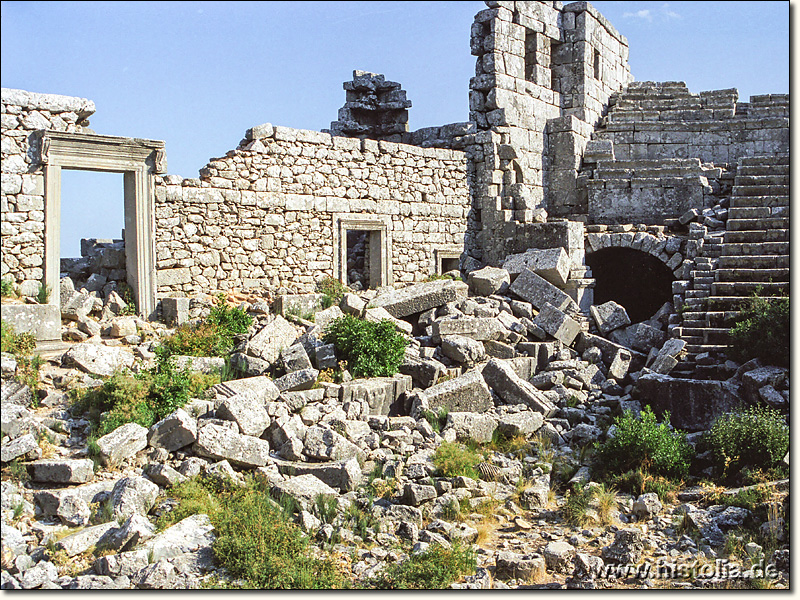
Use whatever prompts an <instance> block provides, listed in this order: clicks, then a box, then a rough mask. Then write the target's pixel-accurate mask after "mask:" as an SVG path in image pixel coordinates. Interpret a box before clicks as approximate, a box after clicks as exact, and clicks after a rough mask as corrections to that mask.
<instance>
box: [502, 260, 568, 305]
mask: <svg viewBox="0 0 800 600" xmlns="http://www.w3.org/2000/svg"><path fill="white" fill-rule="evenodd" d="M508 289H509V291H510V292H513V293H514V294H516V295H517V296H519V297H520V298H522V299H523V300H525V301H526V302H530V303H531V304H533V305H534V306H535V307H536V308H537V309H539V310H541V309H542V308H543V307H544V305H545V304H547V303H549V304H552V305H553V306H554V307H556V308H557V309H559V310H567V309H568V308H569V309H572V310H575V311H577V310H578V307H577V305H576V304H575V302H574V301H573V300H572V298H570V297H569V296H568V295H567V294H566V293H564V292H562V291H561V290H560V289H558V288H557V287H556V286H554V285H553V284H552V283H550V282H549V281H547V280H546V279H544V278H542V277H540V276H539V275H537V274H536V273H534V272H533V271H531V270H530V269H523V271H522V273H520V274H519V277H517V278H516V279H515V280H514V283H512V284H511V287H509V288H508Z"/></svg>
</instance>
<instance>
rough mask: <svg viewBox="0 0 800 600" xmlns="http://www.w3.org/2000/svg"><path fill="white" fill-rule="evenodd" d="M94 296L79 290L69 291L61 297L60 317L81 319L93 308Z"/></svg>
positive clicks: (69, 319)
mask: <svg viewBox="0 0 800 600" xmlns="http://www.w3.org/2000/svg"><path fill="white" fill-rule="evenodd" d="M94 301H95V297H94V296H90V295H89V294H82V293H80V292H75V291H73V292H71V293H69V294H68V295H67V297H66V298H62V299H61V318H62V319H64V320H66V321H82V320H84V319H86V317H87V316H89V313H90V312H92V309H93V308H94Z"/></svg>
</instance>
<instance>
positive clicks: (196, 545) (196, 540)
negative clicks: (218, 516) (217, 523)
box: [141, 514, 214, 561]
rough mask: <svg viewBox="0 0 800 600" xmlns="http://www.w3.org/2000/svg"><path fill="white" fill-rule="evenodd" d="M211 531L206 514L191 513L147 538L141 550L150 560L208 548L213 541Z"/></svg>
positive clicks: (212, 527) (211, 526)
mask: <svg viewBox="0 0 800 600" xmlns="http://www.w3.org/2000/svg"><path fill="white" fill-rule="evenodd" d="M213 531H214V526H213V525H212V524H211V519H209V518H208V515H205V514H199V515H192V516H190V517H186V518H185V519H183V520H181V521H179V522H177V523H176V524H175V525H173V526H172V527H168V528H167V529H165V530H164V531H162V532H161V533H159V534H158V535H156V536H155V537H153V538H151V539H149V540H147V541H146V542H145V543H144V544H143V545H142V546H141V550H142V551H144V553H145V556H147V557H149V559H150V561H158V560H160V559H162V558H174V557H176V556H181V555H182V554H188V553H190V552H192V553H196V552H199V551H200V550H203V549H205V548H207V549H209V550H210V549H211V545H212V544H213V543H214V533H213Z"/></svg>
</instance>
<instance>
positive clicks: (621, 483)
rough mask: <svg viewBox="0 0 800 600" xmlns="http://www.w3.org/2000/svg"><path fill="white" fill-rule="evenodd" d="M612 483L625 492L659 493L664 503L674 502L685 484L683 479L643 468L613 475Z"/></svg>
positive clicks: (635, 494)
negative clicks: (655, 473)
mask: <svg viewBox="0 0 800 600" xmlns="http://www.w3.org/2000/svg"><path fill="white" fill-rule="evenodd" d="M611 483H612V484H613V485H614V486H615V487H617V488H619V489H620V490H621V491H623V492H627V493H629V494H633V495H634V496H641V495H642V494H650V493H653V494H657V495H658V499H659V500H661V502H664V503H672V502H673V501H674V500H675V498H676V497H677V494H678V492H679V491H680V489H681V486H682V485H683V482H682V481H677V482H676V481H672V480H670V479H667V478H666V477H662V476H661V475H651V474H650V473H647V472H646V471H644V470H642V469H631V470H630V471H626V472H625V473H622V474H619V475H614V476H612V477H611Z"/></svg>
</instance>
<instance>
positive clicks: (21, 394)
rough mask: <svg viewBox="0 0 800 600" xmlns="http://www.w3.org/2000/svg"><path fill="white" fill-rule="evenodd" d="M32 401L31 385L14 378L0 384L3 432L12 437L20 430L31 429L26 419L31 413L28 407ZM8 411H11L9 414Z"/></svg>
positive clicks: (17, 434)
mask: <svg viewBox="0 0 800 600" xmlns="http://www.w3.org/2000/svg"><path fill="white" fill-rule="evenodd" d="M31 402H33V392H32V391H31V388H30V387H28V386H27V385H25V384H24V383H19V382H18V381H14V380H11V381H9V380H5V381H3V385H2V386H0V404H2V405H3V410H2V419H3V421H2V423H3V433H5V434H7V435H9V436H11V437H18V436H19V435H20V432H22V431H27V430H28V429H30V426H29V425H30V423H29V422H28V421H27V420H26V418H27V416H28V415H29V414H30V413H29V412H28V411H27V410H26V407H28V406H30V405H31ZM15 407H17V408H15ZM6 411H9V414H8V415H6ZM21 411H25V412H24V413H23V412H21ZM14 432H16V433H14Z"/></svg>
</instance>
